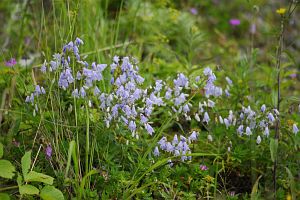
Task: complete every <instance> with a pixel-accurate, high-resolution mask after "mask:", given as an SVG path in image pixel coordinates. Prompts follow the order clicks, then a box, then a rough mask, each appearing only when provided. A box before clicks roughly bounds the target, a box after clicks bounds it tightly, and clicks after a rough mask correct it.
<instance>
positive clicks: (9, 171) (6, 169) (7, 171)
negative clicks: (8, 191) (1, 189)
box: [0, 160, 16, 179]
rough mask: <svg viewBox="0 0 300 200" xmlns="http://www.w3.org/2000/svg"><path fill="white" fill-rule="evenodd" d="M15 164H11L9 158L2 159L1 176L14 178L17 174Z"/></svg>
mask: <svg viewBox="0 0 300 200" xmlns="http://www.w3.org/2000/svg"><path fill="white" fill-rule="evenodd" d="M15 171H16V170H15V166H13V165H12V164H11V162H9V161H8V160H0V177H2V178H8V179H12V177H13V176H14V175H15V174H14V172H15Z"/></svg>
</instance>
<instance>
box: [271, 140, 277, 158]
mask: <svg viewBox="0 0 300 200" xmlns="http://www.w3.org/2000/svg"><path fill="white" fill-rule="evenodd" d="M277 148H278V139H273V138H271V139H270V152H271V160H272V161H273V162H275V159H276V156H277Z"/></svg>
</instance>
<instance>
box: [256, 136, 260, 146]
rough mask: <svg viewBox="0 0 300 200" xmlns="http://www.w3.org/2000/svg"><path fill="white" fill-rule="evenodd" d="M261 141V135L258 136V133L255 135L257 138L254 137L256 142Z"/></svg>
mask: <svg viewBox="0 0 300 200" xmlns="http://www.w3.org/2000/svg"><path fill="white" fill-rule="evenodd" d="M260 143H261V137H260V135H259V136H257V138H256V144H260Z"/></svg>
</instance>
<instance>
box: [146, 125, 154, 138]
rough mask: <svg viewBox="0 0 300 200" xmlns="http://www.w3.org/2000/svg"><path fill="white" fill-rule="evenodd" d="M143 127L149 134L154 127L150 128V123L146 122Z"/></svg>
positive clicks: (152, 131)
mask: <svg viewBox="0 0 300 200" xmlns="http://www.w3.org/2000/svg"><path fill="white" fill-rule="evenodd" d="M145 128H146V130H147V132H148V133H149V135H152V133H154V129H153V128H152V126H151V125H150V124H148V123H146V124H145Z"/></svg>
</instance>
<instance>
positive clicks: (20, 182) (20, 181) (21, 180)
mask: <svg viewBox="0 0 300 200" xmlns="http://www.w3.org/2000/svg"><path fill="white" fill-rule="evenodd" d="M22 182H23V178H22V176H21V174H20V173H19V172H18V178H17V183H18V186H19V187H20V186H21V185H22Z"/></svg>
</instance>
